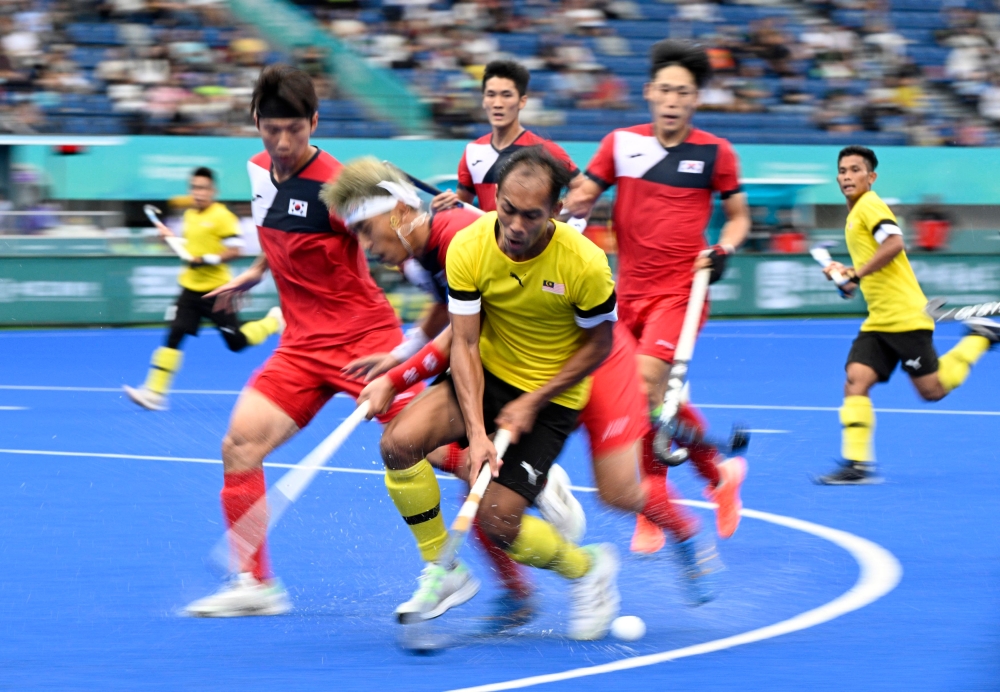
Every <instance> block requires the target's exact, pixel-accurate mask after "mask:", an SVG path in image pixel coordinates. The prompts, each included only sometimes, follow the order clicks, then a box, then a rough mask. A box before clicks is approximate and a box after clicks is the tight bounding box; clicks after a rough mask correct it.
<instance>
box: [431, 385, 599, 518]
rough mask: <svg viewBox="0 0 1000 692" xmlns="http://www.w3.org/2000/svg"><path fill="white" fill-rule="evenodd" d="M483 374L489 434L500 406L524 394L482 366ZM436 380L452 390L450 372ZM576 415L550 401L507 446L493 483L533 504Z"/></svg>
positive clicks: (573, 424) (572, 428) (485, 415)
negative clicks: (514, 442)
mask: <svg viewBox="0 0 1000 692" xmlns="http://www.w3.org/2000/svg"><path fill="white" fill-rule="evenodd" d="M483 375H484V378H485V385H486V386H485V387H484V388H483V422H484V423H485V424H486V432H487V433H493V432H496V429H497V426H496V423H495V422H494V419H495V418H496V417H497V416H498V415H499V414H500V409H502V408H503V407H504V406H506V405H507V404H508V403H510V402H511V401H513V400H514V399H516V398H517V397H519V396H521V395H522V394H524V391H522V390H520V389H518V388H517V387H515V386H513V385H510V384H507V383H506V382H504V381H503V380H501V379H500V378H499V377H497V376H496V375H494V374H493V373H491V372H490V371H489V370H486V369H485V368H484V369H483ZM439 381H442V382H447V383H448V385H449V386H450V387H451V388H452V391H453V392H454V391H455V385H454V383H453V382H452V380H451V372H450V371H449V372H448V373H446V374H445V375H442V376H441V377H440V378H439ZM579 415H580V412H579V411H577V410H575V409H571V408H567V407H566V406H560V405H559V404H553V403H551V402H550V403H549V404H548V405H547V406H545V408H543V409H542V410H541V411H539V412H538V417H537V418H536V419H535V427H534V428H532V430H531V432H529V433H527V434H524V435H521V439H520V440H518V442H517V444H516V445H511V446H510V447H508V448H507V453H506V454H504V455H503V466H501V467H500V476H499V477H498V478H495V479H493V482H494V483H499V484H500V485H502V486H504V487H505V488H510V489H511V490H513V491H514V492H515V493H517V494H518V495H520V496H521V497H523V498H524V499H526V500H527V501H528V503H529V504H534V502H535V498H536V497H538V494H539V493H540V492H542V489H543V488H544V487H545V483H546V482H547V481H548V477H549V469H550V468H551V467H552V462H554V461H555V460H556V457H558V456H559V452H561V451H562V448H563V445H564V444H565V443H566V438H567V437H569V434H570V433H571V432H573V431H574V430H575V429H576V422H577V420H576V419H577V417H578V416H579ZM459 444H460V445H461V446H463V447H468V446H469V441H468V440H467V439H463V440H459Z"/></svg>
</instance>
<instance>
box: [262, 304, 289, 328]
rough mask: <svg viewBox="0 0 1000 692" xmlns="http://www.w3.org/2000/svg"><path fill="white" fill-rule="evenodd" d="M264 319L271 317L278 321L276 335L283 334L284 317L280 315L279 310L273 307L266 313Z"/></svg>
mask: <svg viewBox="0 0 1000 692" xmlns="http://www.w3.org/2000/svg"><path fill="white" fill-rule="evenodd" d="M264 316H265V317H273V318H274V319H276V320H278V334H284V333H285V317H284V315H282V314H281V308H280V307H278V306H277V305H275V306H274V307H273V308H271V309H270V310H268V311H267V314H266V315H264Z"/></svg>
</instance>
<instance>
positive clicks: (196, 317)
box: [167, 288, 242, 336]
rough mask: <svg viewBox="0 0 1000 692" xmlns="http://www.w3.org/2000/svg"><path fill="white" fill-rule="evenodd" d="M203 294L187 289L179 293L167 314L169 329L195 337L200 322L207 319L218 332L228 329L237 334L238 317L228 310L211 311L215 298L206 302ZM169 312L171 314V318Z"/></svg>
mask: <svg viewBox="0 0 1000 692" xmlns="http://www.w3.org/2000/svg"><path fill="white" fill-rule="evenodd" d="M205 293H207V291H206V292H205ZM205 293H199V292H198V291H192V290H191V289H189V288H185V289H184V290H183V291H181V294H180V296H178V298H177V302H176V303H174V305H173V306H172V307H171V308H170V310H169V311H168V312H167V321H168V322H170V329H171V330H178V331H181V332H183V333H185V334H190V335H191V336H197V335H198V329H199V328H200V327H201V321H202V320H203V319H207V320H211V321H212V322H213V323H214V324H215V326H216V327H218V328H219V329H220V330H227V329H228V330H229V331H230V332H231V333H233V334H235V333H236V332H238V331H239V330H240V327H241V326H242V323H241V322H240V318H239V315H237V314H236V313H235V312H229V311H228V310H219V311H218V312H215V311H214V310H213V309H212V308H213V307H214V306H215V298H210V299H208V300H206V299H205ZM171 312H173V315H172V316H171V314H170V313H171Z"/></svg>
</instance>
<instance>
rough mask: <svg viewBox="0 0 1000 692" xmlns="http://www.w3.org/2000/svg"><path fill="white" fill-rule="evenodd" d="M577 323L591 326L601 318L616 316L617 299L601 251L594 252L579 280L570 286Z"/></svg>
mask: <svg viewBox="0 0 1000 692" xmlns="http://www.w3.org/2000/svg"><path fill="white" fill-rule="evenodd" d="M573 288H574V290H573V295H572V296H570V300H571V302H572V303H573V311H574V313H575V315H574V316H575V319H576V324H577V325H578V326H579V327H580V328H582V329H592V328H594V327H596V326H597V325H599V324H600V323H601V322H615V321H617V320H618V300H617V298H616V296H615V281H614V279H613V278H611V267H609V266H608V261H607V259H606V258H605V256H604V254H603V253H601V254H600V255H597V254H594V255H593V257H592V258H591V259H590V260H589V261H588V262H587V263H586V264H585V265H584V267H583V271H582V272H581V276H580V280H579V282H578V283H577V284H576V285H575V286H574V287H573Z"/></svg>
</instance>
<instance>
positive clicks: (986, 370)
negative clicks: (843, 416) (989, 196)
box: [0, 320, 1000, 691]
mask: <svg viewBox="0 0 1000 692" xmlns="http://www.w3.org/2000/svg"><path fill="white" fill-rule="evenodd" d="M857 326H858V322H857V321H855V320H811V321H759V322H724V321H718V322H712V323H710V324H709V325H708V327H707V328H706V330H705V333H704V334H703V336H702V338H701V340H700V341H699V344H698V350H697V354H696V358H695V364H694V367H693V372H692V381H693V395H694V400H695V402H696V403H698V404H701V405H705V408H704V412H705V413H706V415H707V416H708V418H709V419H710V420H711V422H712V423H713V426H714V427H715V429H716V430H717V431H723V432H724V431H726V430H728V427H729V425H730V423H732V422H733V421H736V420H739V421H744V422H746V423H748V424H749V425H750V427H751V428H755V429H760V430H764V431H770V432H761V433H757V434H755V436H754V439H753V442H752V444H751V448H750V454H749V462H750V476H749V478H748V481H747V484H746V486H745V491H744V503H745V506H746V507H747V508H750V509H755V510H762V511H766V512H772V513H775V514H779V515H784V516H788V517H794V518H798V519H804V520H808V521H810V522H815V523H816V524H820V525H823V526H828V527H832V528H835V529H841V530H843V531H846V532H850V533H852V534H856V535H857V536H860V537H863V538H866V539H869V540H870V541H873V542H875V543H877V544H879V545H881V546H882V547H884V548H885V549H887V550H888V551H890V552H891V553H892V554H893V555H894V556H895V557H896V558H897V559H898V561H899V563H901V565H902V569H903V576H902V581H901V582H900V583H899V585H898V586H897V587H896V588H895V590H893V591H891V592H890V593H888V594H887V595H885V596H884V597H882V598H880V599H878V600H875V601H874V602H873V603H871V604H869V605H867V606H865V607H863V608H861V609H860V610H856V611H854V612H850V613H847V614H845V615H843V616H841V617H839V618H836V619H833V620H830V621H828V622H825V623H822V624H818V625H816V626H814V627H811V628H809V629H805V630H802V631H799V632H794V633H791V634H787V635H784V636H779V637H776V638H770V639H766V640H763V641H758V642H756V643H751V644H748V645H745V646H738V647H735V648H729V649H726V650H722V651H718V652H714V653H707V654H704V655H697V656H692V657H687V658H682V659H679V660H676V661H673V662H667V663H660V664H657V665H649V666H644V667H638V668H634V669H631V670H626V671H622V672H612V673H607V674H600V675H592V676H588V677H583V678H580V679H575V680H570V681H563V682H555V683H550V684H545V685H542V686H540V687H539V689H553V690H557V689H558V690H576V689H588V690H590V689H595V690H597V689H629V690H646V689H668V690H672V689H677V690H680V689H692V690H699V691H700V690H727V691H728V690H806V689H808V690H811V691H815V690H962V691H965V690H997V689H1000V528H998V522H997V516H998V511H1000V475H998V472H997V469H998V462H1000V453H998V451H997V438H998V436H997V432H998V431H1000V389H998V387H997V383H998V382H1000V353H997V352H992V353H988V354H986V356H984V358H983V360H982V361H981V362H980V364H979V366H977V368H976V369H975V371H974V372H973V375H972V377H971V379H970V381H969V382H968V383H967V384H966V385H965V386H964V387H963V388H961V389H960V390H958V391H957V392H955V393H954V394H953V395H951V396H950V397H949V398H948V399H946V400H945V401H943V402H941V403H939V404H936V405H927V404H923V403H919V402H918V400H917V399H916V396H915V395H914V394H913V393H912V391H911V387H910V385H909V382H908V381H907V380H906V379H905V377H903V376H901V375H900V373H897V375H896V377H895V378H894V381H893V382H892V383H890V384H889V385H886V386H883V387H880V388H878V389H877V390H876V393H875V397H874V399H875V405H876V408H877V409H897V410H896V411H894V412H881V413H879V414H878V428H877V434H876V444H877V449H878V455H879V459H880V462H881V464H882V468H883V470H884V471H885V473H886V475H887V482H886V484H884V485H882V486H876V487H863V488H825V487H817V486H815V485H812V484H811V483H810V482H809V474H812V473H817V472H822V471H826V470H828V469H829V466H830V464H831V459H832V458H833V457H835V456H836V455H837V452H838V447H839V425H838V422H837V415H836V412H835V409H836V407H837V406H839V404H840V399H841V397H840V391H841V385H842V377H843V376H842V364H843V361H844V358H845V356H846V353H847V350H848V347H849V345H850V341H851V338H852V337H853V335H854V333H855V332H856V329H857ZM161 334H162V333H161V331H160V330H93V331H51V332H30V331H28V332H0V385H2V388H0V448H2V450H3V451H2V452H0V469H2V473H0V507H2V514H0V516H2V517H3V522H2V528H0V536H2V538H0V556H2V557H0V604H2V605H0V607H2V612H3V615H2V618H0V622H2V624H3V633H2V638H3V645H2V646H0V688H2V689H59V690H64V689H140V688H141V689H146V688H160V689H239V690H257V689H260V690H264V689H282V690H299V689H336V690H371V689H393V690H449V689H456V688H461V687H468V686H474V685H482V684H485V683H493V682H501V681H507V680H515V679H519V678H524V677H526V676H532V675H539V674H546V673H560V672H563V671H567V670H572V669H579V668H585V667H589V666H594V665H597V664H602V663H607V662H612V661H617V660H619V659H624V658H627V657H632V656H636V655H646V654H654V653H657V652H664V651H670V650H674V649H678V648H681V647H687V646H689V645H694V644H698V643H702V642H708V641H713V640H717V639H720V638H723V637H728V636H730V635H735V634H739V633H742V632H746V631H748V630H753V629H755V628H758V627H762V626H765V625H770V624H772V623H777V622H779V621H783V620H786V619H788V618H791V617H793V616H795V615H797V614H799V613H802V612H804V611H808V610H810V609H812V608H816V607H818V606H822V605H823V604H824V603H827V602H829V601H832V600H834V599H836V598H837V597H838V596H840V595H841V594H843V593H844V592H846V591H848V590H849V589H850V588H851V587H852V585H854V583H855V581H856V580H857V579H858V575H859V567H858V563H857V562H856V561H855V559H854V558H852V556H851V555H850V554H849V553H848V552H846V551H845V550H844V549H842V548H840V547H838V546H837V545H834V544H833V543H831V542H829V541H827V540H824V539H822V538H819V537H817V536H815V535H810V534H809V533H804V532H802V531H799V530H794V529H790V528H786V527H783V526H778V525H775V524H772V523H767V522H764V521H761V520H759V519H753V518H747V519H744V521H743V524H742V525H741V528H740V530H739V532H738V533H737V534H736V536H735V537H734V538H733V539H731V540H730V541H728V542H726V543H724V544H722V545H721V546H720V547H721V551H722V556H723V559H724V560H725V562H726V563H727V565H728V567H729V569H728V571H727V572H725V573H724V575H723V579H722V587H723V592H722V594H721V596H720V598H719V599H718V600H717V601H716V602H714V603H712V604H710V605H707V606H705V607H703V608H700V609H690V608H688V607H687V606H685V605H684V603H683V601H682V599H681V594H680V593H679V590H678V587H677V580H676V569H675V567H674V564H673V562H672V561H671V560H670V559H669V557H668V556H666V555H664V556H662V557H656V558H645V559H638V558H632V557H626V558H625V561H624V564H623V569H622V574H621V578H620V585H621V589H622V595H623V613H631V614H638V615H641V616H642V617H643V618H645V620H646V622H647V625H648V626H649V633H648V634H647V636H646V637H645V638H644V639H643V640H641V641H640V642H638V643H636V644H632V645H624V644H621V643H615V642H614V641H612V640H608V641H605V642H600V643H592V644H579V643H575V642H570V641H567V640H565V639H563V638H562V637H560V635H559V633H560V632H561V631H562V630H563V628H564V626H565V620H566V599H565V587H564V584H563V583H561V582H560V580H559V579H558V578H555V577H553V576H551V575H548V574H537V573H536V574H535V575H534V576H535V577H536V578H535V581H536V583H537V584H538V585H539V587H540V591H541V596H542V602H543V610H544V612H543V614H542V616H541V617H540V618H539V620H538V621H537V622H536V623H535V624H534V625H532V626H531V627H530V628H527V629H526V631H524V632H522V633H520V634H518V635H516V636H511V637H506V638H503V639H474V638H470V639H468V640H467V641H468V643H467V644H465V645H464V646H461V647H458V648H454V649H451V650H448V651H446V652H444V653H442V654H441V655H438V656H434V657H430V658H415V657H412V656H409V655H406V654H404V653H403V652H401V651H400V650H399V648H398V647H397V645H396V640H395V634H396V629H397V626H396V625H395V624H394V623H393V622H392V620H391V617H390V614H391V612H392V609H393V608H394V607H395V605H396V604H397V603H398V602H400V601H402V600H405V599H406V598H407V597H408V596H409V593H410V592H411V590H412V588H413V586H414V583H415V577H416V575H417V573H418V570H419V568H420V564H419V561H418V558H417V554H416V550H415V548H414V546H413V544H412V539H411V538H410V535H409V532H408V531H407V529H406V527H405V525H404V524H403V523H402V521H400V519H399V516H398V514H397V513H396V510H395V509H394V507H393V506H392V504H391V502H389V500H388V498H387V496H386V492H385V488H384V486H383V483H382V478H381V476H380V475H379V474H378V473H377V471H378V469H379V464H378V463H377V461H376V459H377V452H376V450H377V439H378V434H379V428H378V426H377V424H367V425H364V426H362V427H361V428H359V429H358V430H357V431H356V433H355V434H354V435H353V436H352V437H351V438H350V440H349V441H348V442H347V443H346V444H345V446H344V447H343V448H342V449H341V451H340V452H339V453H338V455H337V456H336V457H335V458H334V460H333V461H332V462H331V464H332V465H333V466H336V467H341V468H346V469H356V470H363V471H368V472H371V473H349V472H345V471H337V472H331V473H323V474H321V475H320V476H319V477H318V478H317V480H316V481H315V482H314V483H313V485H312V486H310V488H309V490H308V492H307V493H306V495H305V496H304V497H303V498H302V499H301V500H300V501H299V502H298V503H297V504H296V505H295V506H294V507H293V508H291V509H290V510H289V512H288V513H287V514H286V515H285V517H284V518H283V519H282V522H281V523H280V524H279V525H278V527H277V529H276V530H275V533H274V535H273V541H272V544H271V545H272V553H273V558H274V564H275V566H276V570H277V572H278V574H279V575H280V576H281V577H282V578H283V579H284V581H285V583H286V584H287V586H288V588H289V590H290V592H291V594H292V597H293V599H294V603H295V606H296V610H295V612H294V614H292V615H289V616H286V617H280V618H253V619H236V620H222V621H219V620H215V621H210V620H192V619H186V618H182V617H178V616H177V615H176V612H177V610H178V609H179V608H180V607H182V606H183V605H184V604H185V603H187V602H188V601H190V600H192V599H194V598H197V597H200V596H202V595H205V594H207V593H208V592H210V591H211V590H213V589H214V588H215V587H216V586H217V581H216V576H215V574H214V573H213V572H212V571H210V570H209V568H208V567H207V566H206V556H207V554H208V552H209V550H210V549H211V547H212V546H213V545H214V543H215V541H216V540H217V539H218V538H219V536H220V535H221V533H222V530H223V527H222V525H221V513H220V509H219V501H218V491H219V488H220V484H221V467H220V466H219V465H218V462H217V461H216V460H217V459H218V458H219V440H220V438H221V435H222V433H223V432H224V429H225V427H226V422H227V419H228V414H229V411H230V409H231V407H232V405H233V402H234V401H235V395H234V392H235V391H236V390H238V389H239V388H240V387H241V386H242V384H243V382H244V381H245V380H246V378H247V376H248V375H249V373H250V372H251V371H252V369H253V368H254V367H255V366H256V365H257V364H258V363H260V362H261V361H262V360H263V359H264V358H265V357H266V355H267V350H268V349H269V348H270V347H272V346H273V343H269V344H268V345H267V346H265V347H261V348H258V349H256V350H250V351H247V352H245V353H243V354H240V355H234V354H231V353H228V352H226V351H225V349H224V347H223V344H222V341H221V339H219V338H218V337H217V336H216V335H215V334H213V333H212V332H211V331H209V330H205V331H203V335H202V337H201V338H199V339H191V340H189V341H188V342H187V343H186V344H185V350H186V354H187V355H186V363H185V366H184V370H183V371H182V373H181V374H180V376H179V377H178V381H177V383H176V386H177V387H178V388H179V389H180V390H188V391H189V393H178V394H175V395H174V397H173V399H172V409H171V410H170V411H169V412H167V413H161V414H154V413H149V412H145V411H141V410H139V409H137V408H136V407H134V405H132V404H131V403H130V402H129V401H128V400H127V399H125V398H124V397H123V396H122V395H120V393H119V392H118V390H117V388H118V387H119V386H120V385H121V384H123V383H131V384H135V383H138V382H140V381H141V379H142V377H143V375H144V373H145V369H146V364H147V360H148V357H149V354H150V352H151V351H152V349H153V348H154V347H155V346H157V345H158V344H159V341H160V338H161ZM957 334H958V331H957V328H954V327H951V328H948V329H944V330H941V332H940V333H939V335H938V339H937V343H938V347H939V350H940V351H944V350H946V349H947V348H949V347H950V346H951V345H952V344H954V343H955V341H956V337H957ZM19 386H21V387H29V388H25V389H19V388H17V387H19ZM43 387H54V388H55V389H50V390H46V389H42V388H43ZM68 388H85V390H71V389H68ZM190 390H196V391H190ZM782 407H805V408H792V409H789V408H782ZM350 410H351V403H350V401H349V400H346V399H342V398H338V399H335V400H334V401H333V402H331V404H330V405H329V406H328V407H327V408H326V410H324V412H323V413H322V414H321V415H320V417H319V418H318V419H317V421H316V422H314V424H313V425H312V426H311V427H310V428H308V429H307V430H306V431H304V432H303V433H302V434H301V435H300V437H299V438H298V439H296V440H294V441H293V442H292V443H291V444H289V445H288V446H287V447H285V448H283V449H281V450H279V451H278V452H277V453H276V454H275V455H274V456H273V458H272V459H271V461H273V462H277V463H294V462H296V461H298V460H299V459H300V458H301V457H302V456H303V455H304V454H305V453H306V452H308V450H309V449H311V448H312V447H313V446H314V445H315V444H317V443H318V442H319V440H320V439H321V438H322V436H323V435H324V434H325V433H326V432H328V431H329V430H330V429H332V427H333V426H335V425H336V423H337V422H338V421H339V420H341V419H342V418H343V417H344V416H345V415H347V413H348V412H349V411H350ZM948 411H950V412H959V411H961V412H971V413H964V414H959V413H946V412H948ZM925 412H926V413H925ZM15 450H19V451H16V452H15ZM583 450H584V445H583V444H582V443H581V440H579V439H578V438H574V439H573V440H572V442H571V444H570V445H569V446H568V448H567V450H566V452H565V453H564V456H563V459H562V463H563V464H564V465H565V466H566V467H567V469H568V470H569V472H570V475H571V476H572V478H573V479H574V482H575V483H576V484H577V485H581V486H590V485H591V484H592V481H591V476H590V473H589V470H588V463H587V460H586V458H585V455H584V453H583ZM53 452H63V453H70V455H54V454H52V453H53ZM116 455H117V456H116ZM152 457H157V458H152ZM283 472H284V469H282V468H270V469H268V472H267V473H268V481H269V483H273V482H274V481H275V480H276V479H277V478H278V477H279V476H280V474H282V473H283ZM671 475H672V477H673V478H674V479H675V481H676V482H677V483H678V484H679V485H680V486H681V488H682V489H683V490H684V492H685V494H686V496H687V497H690V498H693V499H700V491H701V485H700V483H699V482H698V481H697V480H696V479H695V478H694V477H693V476H692V473H691V470H690V469H689V468H686V467H682V468H680V469H678V470H676V471H672V472H671ZM442 491H443V494H444V496H445V497H446V498H447V500H448V502H447V503H446V504H447V505H448V506H447V508H446V509H447V512H448V515H449V516H452V515H453V513H454V510H455V507H456V506H457V502H458V500H459V492H460V487H459V485H458V484H457V483H455V482H453V481H442ZM580 496H581V498H582V501H583V503H584V506H585V507H586V509H587V511H588V515H589V521H590V528H589V530H588V540H611V541H615V542H616V543H617V544H618V545H619V547H620V548H622V549H623V550H624V549H625V548H626V547H627V540H628V537H629V535H630V532H631V520H630V519H627V518H625V517H623V516H621V515H617V514H614V513H611V512H609V511H607V510H605V509H603V508H601V507H600V506H599V505H598V504H597V502H596V498H595V497H594V496H593V494H592V493H585V492H583V493H580ZM697 511H698V512H699V513H700V514H702V516H704V517H705V518H706V519H710V515H709V514H707V513H706V512H704V511H702V510H697ZM466 554H467V555H470V556H471V558H470V559H471V560H472V561H473V563H474V565H475V568H476V570H477V571H478V572H479V573H480V575H481V576H483V577H485V579H484V582H486V583H487V584H489V582H490V579H489V575H488V574H486V573H485V569H484V568H483V567H482V563H481V562H480V561H479V559H478V557H477V556H476V554H475V552H474V551H472V550H467V551H466ZM493 593H494V589H493V587H492V585H489V586H487V587H486V588H484V590H483V592H482V593H480V595H479V596H478V597H477V598H476V599H475V600H474V601H473V602H471V603H470V604H468V605H467V606H464V607H463V608H461V609H458V610H456V611H454V612H453V613H451V614H449V615H448V616H446V617H445V618H444V619H445V621H446V624H447V626H448V627H449V628H451V629H454V630H463V629H469V628H471V627H473V626H474V625H475V617H476V616H477V615H480V614H482V613H483V612H484V611H485V609H486V606H487V604H488V601H489V599H490V597H491V596H492V595H493Z"/></svg>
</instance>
